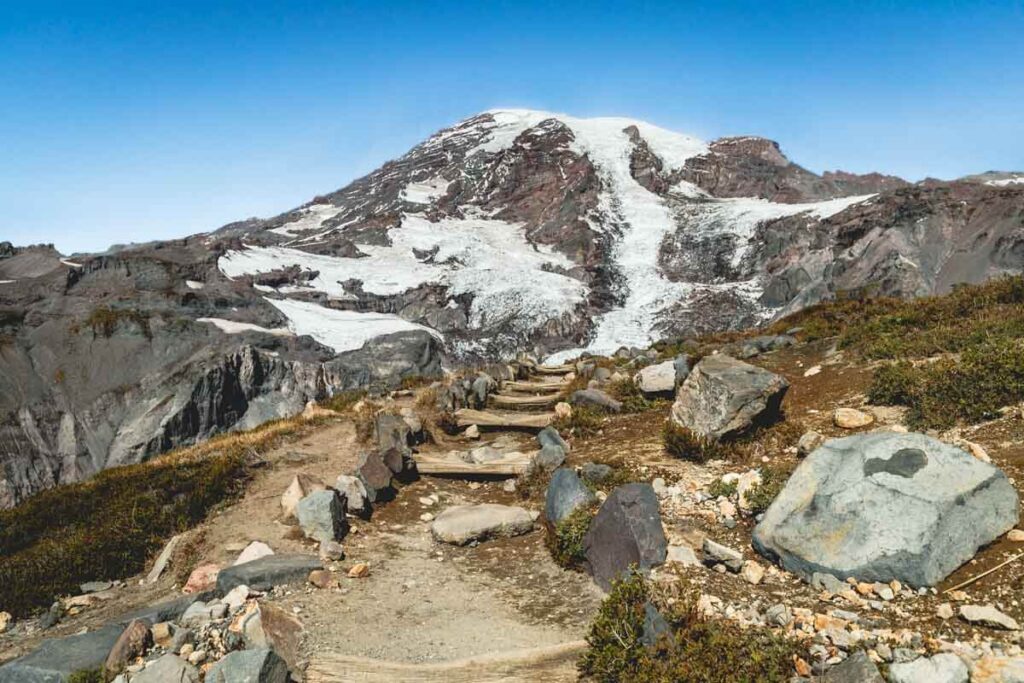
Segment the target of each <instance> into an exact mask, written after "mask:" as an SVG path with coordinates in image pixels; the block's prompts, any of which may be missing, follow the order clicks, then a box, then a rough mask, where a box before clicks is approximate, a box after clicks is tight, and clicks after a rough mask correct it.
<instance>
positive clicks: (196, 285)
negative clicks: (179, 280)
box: [185, 280, 206, 289]
mask: <svg viewBox="0 0 1024 683" xmlns="http://www.w3.org/2000/svg"><path fill="white" fill-rule="evenodd" d="M185 286H186V287H188V288H189V289H203V288H204V287H206V284H205V283H202V282H199V281H198V280H185Z"/></svg>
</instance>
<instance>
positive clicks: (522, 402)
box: [490, 394, 562, 408]
mask: <svg viewBox="0 0 1024 683" xmlns="http://www.w3.org/2000/svg"><path fill="white" fill-rule="evenodd" d="M560 400H562V396H561V395H560V394H551V395H548V396H509V395H508V394H491V396H490V401H491V403H492V404H493V405H494V406H496V407H498V408H550V407H552V406H554V405H555V404H556V403H558V402H559V401H560Z"/></svg>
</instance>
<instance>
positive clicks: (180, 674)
mask: <svg viewBox="0 0 1024 683" xmlns="http://www.w3.org/2000/svg"><path fill="white" fill-rule="evenodd" d="M115 680H116V679H115ZM131 683H199V670H198V669H197V668H196V667H194V666H193V665H192V664H189V663H188V662H186V661H185V660H184V659H182V658H181V657H178V656H176V655H174V654H171V653H168V654H165V655H164V656H163V657H160V658H159V659H157V660H155V661H153V662H152V663H150V664H149V665H148V666H147V667H146V668H145V669H143V670H142V671H140V672H139V673H137V674H134V675H132V677H131Z"/></svg>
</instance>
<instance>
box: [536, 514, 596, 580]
mask: <svg viewBox="0 0 1024 683" xmlns="http://www.w3.org/2000/svg"><path fill="white" fill-rule="evenodd" d="M593 518H594V509H593V508H592V507H581V508H579V509H577V510H575V511H574V512H573V513H572V514H571V515H569V516H568V517H566V518H565V519H563V520H562V521H561V522H559V523H558V524H555V525H554V528H553V529H552V528H551V527H550V525H549V528H548V531H547V536H546V538H545V542H546V544H547V547H548V550H549V551H550V552H551V557H552V559H554V561H555V563H556V564H557V565H558V566H559V567H562V568H564V569H576V568H577V567H579V566H580V565H581V564H582V563H583V559H584V558H583V537H584V536H586V535H587V531H588V530H589V529H590V521H591V520H592V519H593Z"/></svg>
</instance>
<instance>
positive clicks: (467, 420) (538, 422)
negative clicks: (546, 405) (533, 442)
mask: <svg viewBox="0 0 1024 683" xmlns="http://www.w3.org/2000/svg"><path fill="white" fill-rule="evenodd" d="M554 420H555V414H554V413H515V412H508V411H504V412H498V411H493V410H470V409H469V408H463V409H462V410H456V411H455V422H456V424H457V425H458V426H459V427H469V426H470V425H476V426H477V427H505V428H508V429H544V428H545V427H547V426H548V425H549V424H551V423H552V422H553V421H554Z"/></svg>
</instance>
